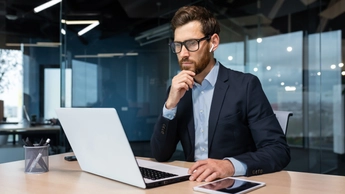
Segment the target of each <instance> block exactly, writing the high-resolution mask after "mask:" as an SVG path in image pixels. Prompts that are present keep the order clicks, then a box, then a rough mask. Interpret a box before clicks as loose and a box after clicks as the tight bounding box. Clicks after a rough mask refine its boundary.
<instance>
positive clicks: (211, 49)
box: [210, 43, 214, 52]
mask: <svg viewBox="0 0 345 194" xmlns="http://www.w3.org/2000/svg"><path fill="white" fill-rule="evenodd" d="M211 44H212V46H211V48H210V52H212V51H213V47H214V44H213V43H211Z"/></svg>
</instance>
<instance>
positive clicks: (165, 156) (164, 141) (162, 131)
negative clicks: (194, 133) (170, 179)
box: [150, 87, 179, 162]
mask: <svg viewBox="0 0 345 194" xmlns="http://www.w3.org/2000/svg"><path fill="white" fill-rule="evenodd" d="M169 91H170V87H169V89H168V92H167V94H169ZM176 128H177V122H176V117H175V118H174V119H172V120H169V119H167V118H165V117H163V115H162V113H161V114H160V115H159V117H158V119H157V122H156V124H155V126H154V130H153V134H152V136H151V142H150V145H151V152H152V156H153V157H154V158H155V159H156V160H157V161H159V162H164V161H168V160H169V159H170V158H171V157H172V155H173V154H174V152H175V150H176V145H177V143H178V141H179V140H178V138H177V130H176Z"/></svg>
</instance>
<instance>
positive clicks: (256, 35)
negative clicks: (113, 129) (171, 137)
mask: <svg viewBox="0 0 345 194" xmlns="http://www.w3.org/2000/svg"><path fill="white" fill-rule="evenodd" d="M45 2H47V0H30V1H28V0H0V63H1V64H0V100H2V101H3V102H4V116H5V117H6V118H7V121H21V120H22V119H23V112H22V111H23V108H22V107H23V106H25V107H26V109H27V111H28V114H29V115H36V116H37V118H38V119H41V120H44V119H50V118H55V117H56V115H55V112H54V109H55V108H56V107H60V106H61V107H115V108H116V109H117V110H118V112H119V114H120V117H121V120H122V122H123V126H124V128H125V131H126V134H127V136H128V139H129V140H130V141H131V144H132V146H133V149H134V151H135V154H136V155H142V156H150V150H149V146H148V145H149V139H150V136H151V133H152V131H153V125H154V123H155V120H156V118H157V116H158V114H159V113H160V111H161V110H162V106H163V103H164V100H165V96H166V89H167V87H168V86H169V85H170V81H171V79H172V77H173V76H174V75H175V74H177V73H178V71H179V67H178V63H177V60H176V56H175V55H174V54H172V53H171V51H170V50H169V48H168V43H169V42H170V41H172V40H173V34H172V32H171V29H170V26H169V22H170V19H171V18H172V16H173V14H174V12H175V11H176V10H177V9H178V8H179V7H181V6H183V5H201V6H205V7H207V8H208V9H210V10H211V11H212V12H213V13H214V14H215V15H216V17H217V18H218V19H219V22H220V24H221V33H220V38H221V45H220V46H219V48H218V49H217V50H216V52H215V57H216V58H217V59H218V60H219V61H220V62H221V63H222V64H223V65H225V66H226V67H228V68H231V69H234V70H239V71H243V72H248V73H252V74H254V75H256V76H258V77H259V79H260V80H261V83H262V85H263V88H264V90H265V92H266V95H267V97H268V98H269V100H270V102H271V104H272V107H273V109H275V110H285V111H291V112H293V117H291V119H290V122H289V126H288V130H287V140H288V143H289V145H290V146H291V154H292V161H291V163H290V164H289V166H288V167H287V168H286V169H287V170H293V171H303V172H314V173H327V174H339V175H345V155H344V153H345V136H344V133H345V132H344V86H343V83H344V76H345V71H344V57H345V51H344V47H345V25H344V21H345V14H344V12H345V0H214V1H211V0H179V1H176V0H135V1H134V0H99V1H92V0H62V1H61V2H60V3H58V4H56V5H54V6H52V7H50V8H48V9H46V10H43V11H40V12H37V13H36V12H35V11H34V8H35V7H37V6H39V5H41V4H43V3H45ZM86 27H89V28H90V30H89V31H87V32H85V31H84V32H85V33H83V31H82V30H83V29H85V28H86ZM110 122H111V121H110ZM96 134H97V129H95V135H96ZM3 136H4V135H2V136H0V138H3V139H6V138H10V137H3ZM6 140H7V139H6ZM6 140H5V145H2V146H0V154H1V153H2V155H0V158H1V157H5V156H4V154H8V153H7V152H1V150H5V149H8V148H9V147H11V146H8V145H6ZM60 143H61V145H60V146H61V147H63V148H64V147H66V142H65V141H62V140H61V142H60ZM63 151H64V149H61V152H63ZM9 153H11V152H9ZM179 156H180V154H179V153H176V155H175V157H176V158H177V159H178V158H179Z"/></svg>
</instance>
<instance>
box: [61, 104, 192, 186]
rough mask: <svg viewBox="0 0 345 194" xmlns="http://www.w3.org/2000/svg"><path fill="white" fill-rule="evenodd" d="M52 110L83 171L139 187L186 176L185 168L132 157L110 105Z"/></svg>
mask: <svg viewBox="0 0 345 194" xmlns="http://www.w3.org/2000/svg"><path fill="white" fill-rule="evenodd" d="M56 113H57V116H58V118H59V121H60V123H61V126H62V128H63V130H64V132H65V134H66V137H67V139H68V141H69V143H70V145H71V147H72V150H73V152H74V154H75V156H76V157H77V159H78V162H79V165H80V168H81V169H82V170H83V171H85V172H89V173H92V174H95V175H99V176H102V177H106V178H109V179H112V180H115V181H119V182H122V183H126V184H129V185H133V186H136V187H139V188H143V189H146V188H153V187H157V186H163V185H167V184H171V183H177V182H181V181H185V180H188V179H189V176H190V175H189V174H188V169H187V168H182V167H177V166H172V165H168V164H164V163H159V162H155V161H151V160H142V159H136V157H135V156H134V154H133V151H132V149H131V146H130V144H129V142H128V139H127V136H126V134H125V131H124V129H123V127H122V124H121V121H120V119H119V116H118V114H117V111H116V110H115V109H114V108H58V109H56ZM147 171H149V172H147ZM155 173H156V174H158V175H156V174H155ZM151 174H154V177H149V175H151Z"/></svg>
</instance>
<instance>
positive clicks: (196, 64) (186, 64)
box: [174, 21, 212, 75]
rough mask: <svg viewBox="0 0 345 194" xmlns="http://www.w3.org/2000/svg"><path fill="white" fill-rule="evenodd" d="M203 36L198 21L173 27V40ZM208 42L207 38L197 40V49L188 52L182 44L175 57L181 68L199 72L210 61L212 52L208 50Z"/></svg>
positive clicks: (181, 40) (182, 40) (180, 40)
mask: <svg viewBox="0 0 345 194" xmlns="http://www.w3.org/2000/svg"><path fill="white" fill-rule="evenodd" d="M203 37H205V34H203V33H202V32H201V24H200V22H198V21H192V22H189V23H187V24H186V25H183V26H181V27H178V28H176V29H175V39H174V41H179V42H184V41H186V40H190V39H200V38H203ZM209 49H210V43H209V41H207V40H203V41H200V42H199V50H197V51H195V52H190V51H188V50H187V49H186V47H185V46H182V50H181V52H180V53H177V58H178V61H179V64H180V68H181V70H191V71H193V72H195V74H196V75H197V74H199V73H201V72H202V71H203V70H204V69H205V68H206V67H207V65H208V64H209V63H210V61H211V58H212V54H211V53H210V52H209Z"/></svg>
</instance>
